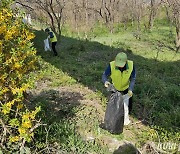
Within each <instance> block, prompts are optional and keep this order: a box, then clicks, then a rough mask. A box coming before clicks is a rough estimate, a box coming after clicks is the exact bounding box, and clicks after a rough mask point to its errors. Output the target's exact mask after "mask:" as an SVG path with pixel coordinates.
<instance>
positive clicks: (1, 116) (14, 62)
mask: <svg viewBox="0 0 180 154" xmlns="http://www.w3.org/2000/svg"><path fill="white" fill-rule="evenodd" d="M32 38H34V34H33V33H31V32H30V31H29V30H28V26H27V25H24V24H23V23H22V20H21V19H20V18H18V17H16V15H15V13H13V11H12V10H11V9H10V2H9V1H8V0H2V1H1V2H0V124H1V125H0V136H1V137H0V140H1V141H0V142H1V148H2V149H3V151H9V152H15V151H17V150H19V149H20V150H23V149H24V146H25V143H26V142H30V141H31V139H32V137H33V135H34V133H33V132H34V129H35V128H36V127H37V126H38V125H39V123H37V122H36V119H35V116H36V114H37V113H38V112H39V111H40V107H36V109H35V110H34V111H29V110H28V109H27V108H26V107H25V103H23V102H24V99H25V97H24V94H25V91H26V90H27V88H29V87H30V84H31V82H30V80H28V77H27V75H28V73H29V72H30V71H32V70H34V69H35V63H36V61H37V59H36V56H35V54H36V50H35V49H34V48H33V47H32V43H31V39H32Z"/></svg>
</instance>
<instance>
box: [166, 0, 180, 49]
mask: <svg viewBox="0 0 180 154" xmlns="http://www.w3.org/2000/svg"><path fill="white" fill-rule="evenodd" d="M164 3H165V5H166V6H167V7H168V8H169V9H167V11H168V13H167V15H168V18H169V19H171V21H172V22H173V24H174V26H175V28H176V38H175V45H176V51H179V49H180V1H179V0H164Z"/></svg>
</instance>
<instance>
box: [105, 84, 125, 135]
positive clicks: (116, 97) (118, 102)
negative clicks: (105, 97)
mask: <svg viewBox="0 0 180 154" xmlns="http://www.w3.org/2000/svg"><path fill="white" fill-rule="evenodd" d="M107 90H108V91H110V92H112V94H111V96H110V99H109V101H108V104H107V107H106V112H105V118H104V124H103V125H104V129H106V130H108V131H109V132H110V133H112V134H120V133H122V132H123V127H124V102H123V96H122V94H121V93H120V92H118V91H117V90H116V89H115V88H114V86H113V85H109V87H108V88H107Z"/></svg>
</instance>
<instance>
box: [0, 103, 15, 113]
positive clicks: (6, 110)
mask: <svg viewBox="0 0 180 154" xmlns="http://www.w3.org/2000/svg"><path fill="white" fill-rule="evenodd" d="M12 105H14V100H12V101H10V102H8V103H6V104H4V105H2V113H4V114H7V113H10V110H11V107H12Z"/></svg>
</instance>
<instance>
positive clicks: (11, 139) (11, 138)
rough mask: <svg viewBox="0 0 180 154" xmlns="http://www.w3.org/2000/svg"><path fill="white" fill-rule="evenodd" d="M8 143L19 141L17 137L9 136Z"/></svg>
mask: <svg viewBox="0 0 180 154" xmlns="http://www.w3.org/2000/svg"><path fill="white" fill-rule="evenodd" d="M9 141H10V142H17V141H19V136H10V137H9Z"/></svg>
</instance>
